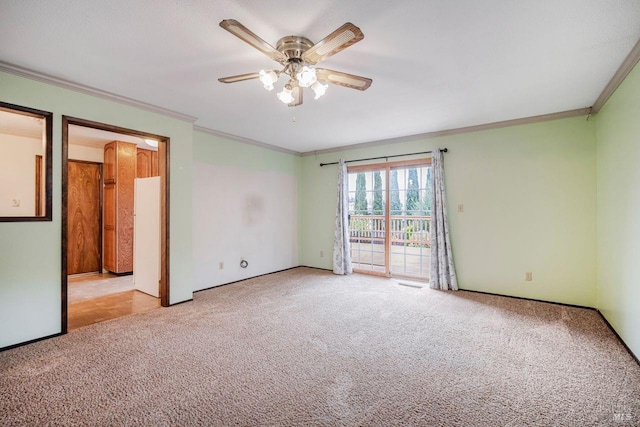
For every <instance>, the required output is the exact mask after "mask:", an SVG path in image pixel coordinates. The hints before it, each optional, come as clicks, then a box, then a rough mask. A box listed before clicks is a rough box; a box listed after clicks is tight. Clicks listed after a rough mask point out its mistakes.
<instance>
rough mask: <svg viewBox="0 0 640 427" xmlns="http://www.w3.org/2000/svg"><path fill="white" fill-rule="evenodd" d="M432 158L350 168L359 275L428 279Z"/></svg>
mask: <svg viewBox="0 0 640 427" xmlns="http://www.w3.org/2000/svg"><path fill="white" fill-rule="evenodd" d="M431 178H432V175H431V167H430V159H422V160H418V161H408V162H395V163H385V164H379V165H366V166H354V167H350V168H349V233H350V243H351V259H352V262H353V267H354V270H355V271H358V272H361V273H369V274H376V275H382V276H400V277H409V278H417V279H421V280H428V279H429V261H430V260H429V255H430V246H429V245H430V241H429V232H430V225H431V206H430V204H431V194H430V191H431Z"/></svg>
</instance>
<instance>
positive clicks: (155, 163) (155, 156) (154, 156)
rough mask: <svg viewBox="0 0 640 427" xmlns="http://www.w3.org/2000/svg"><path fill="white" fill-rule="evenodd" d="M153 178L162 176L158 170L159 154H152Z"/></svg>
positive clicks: (154, 152) (155, 152) (153, 152)
mask: <svg viewBox="0 0 640 427" xmlns="http://www.w3.org/2000/svg"><path fill="white" fill-rule="evenodd" d="M151 176H160V171H159V170H158V152H157V151H152V152H151Z"/></svg>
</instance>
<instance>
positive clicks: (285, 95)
mask: <svg viewBox="0 0 640 427" xmlns="http://www.w3.org/2000/svg"><path fill="white" fill-rule="evenodd" d="M292 92H293V91H292V90H291V89H290V88H288V87H287V86H285V87H284V88H282V92H280V93H278V99H279V100H280V101H282V102H283V103H285V104H291V103H292V102H293V93H292Z"/></svg>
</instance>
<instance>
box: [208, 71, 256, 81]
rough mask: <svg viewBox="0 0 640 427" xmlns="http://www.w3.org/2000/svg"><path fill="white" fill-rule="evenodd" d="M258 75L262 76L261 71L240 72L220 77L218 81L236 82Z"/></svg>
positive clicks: (254, 77)
mask: <svg viewBox="0 0 640 427" xmlns="http://www.w3.org/2000/svg"><path fill="white" fill-rule="evenodd" d="M258 77H260V73H247V74H238V75H236V76H229V77H220V78H219V79H218V81H219V82H221V83H235V82H241V81H243V80H251V79H257V78H258Z"/></svg>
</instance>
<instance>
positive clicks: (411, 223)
mask: <svg viewBox="0 0 640 427" xmlns="http://www.w3.org/2000/svg"><path fill="white" fill-rule="evenodd" d="M389 222H390V224H389V236H390V240H391V245H393V246H412V247H423V248H428V247H430V245H431V236H430V231H431V216H421V215H391V216H390V218H389ZM349 237H350V241H351V242H352V243H374V244H382V243H384V238H385V216H384V215H354V214H351V215H349Z"/></svg>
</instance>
